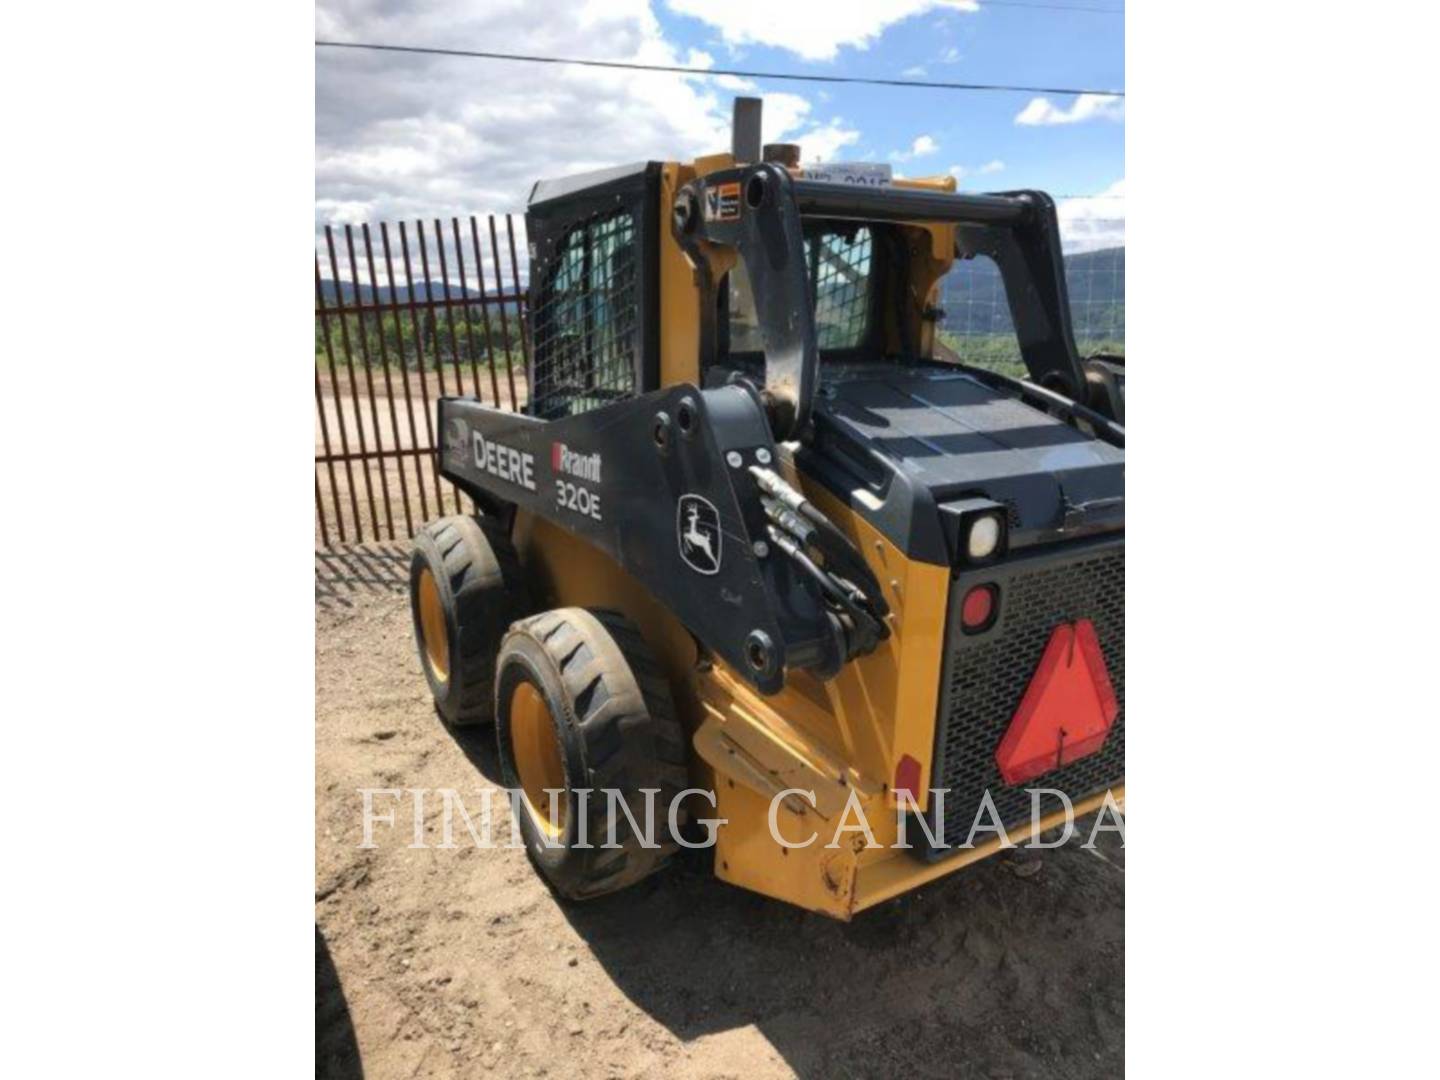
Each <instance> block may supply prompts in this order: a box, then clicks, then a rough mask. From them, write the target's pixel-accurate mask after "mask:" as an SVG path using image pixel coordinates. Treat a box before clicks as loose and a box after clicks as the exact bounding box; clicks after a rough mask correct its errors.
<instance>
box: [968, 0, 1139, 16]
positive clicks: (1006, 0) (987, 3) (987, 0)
mask: <svg viewBox="0 0 1440 1080" xmlns="http://www.w3.org/2000/svg"><path fill="white" fill-rule="evenodd" d="M987 7H1012V8H1035V9H1037V10H1040V11H1090V12H1093V13H1095V14H1096V15H1124V14H1125V9H1124V8H1109V7H1090V6H1089V5H1087V4H1040V3H1036V4H1022V3H1020V2H1019V0H980V10H981V11H984V10H985V9H986V8H987Z"/></svg>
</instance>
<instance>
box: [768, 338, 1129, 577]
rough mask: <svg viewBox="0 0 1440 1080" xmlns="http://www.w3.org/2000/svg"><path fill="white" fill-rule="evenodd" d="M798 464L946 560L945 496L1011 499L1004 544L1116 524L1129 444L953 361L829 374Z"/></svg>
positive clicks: (889, 533)
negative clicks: (1091, 431)
mask: <svg viewBox="0 0 1440 1080" xmlns="http://www.w3.org/2000/svg"><path fill="white" fill-rule="evenodd" d="M825 374H826V375H827V376H828V378H827V380H826V382H825V383H824V385H823V386H822V388H821V391H820V393H819V394H818V395H817V397H816V402H815V412H814V437H813V438H812V439H811V440H809V441H808V443H807V444H806V446H805V447H803V448H802V449H801V450H800V452H799V453H798V454H797V455H796V463H797V466H798V467H799V468H800V469H801V470H802V471H803V472H804V473H806V474H807V475H810V476H813V477H814V478H815V479H817V480H819V481H820V482H821V483H823V484H824V485H825V486H826V487H827V488H829V489H830V490H831V491H833V492H834V493H835V494H836V495H837V496H839V497H840V498H841V499H844V500H846V501H847V502H848V503H849V504H850V505H851V506H852V507H853V508H854V509H855V510H856V511H857V512H858V513H860V514H861V515H862V516H864V517H865V518H866V519H867V520H869V521H870V522H871V523H872V524H873V525H874V526H875V527H876V528H877V529H878V530H879V531H880V532H881V533H882V534H884V535H885V536H886V537H887V538H889V539H890V540H891V541H892V542H894V543H895V544H896V545H897V546H898V547H900V548H901V549H902V550H904V551H905V552H906V553H907V554H908V555H909V556H910V557H911V558H917V559H923V560H925V561H927V562H938V563H948V562H951V561H953V560H952V554H951V552H950V549H949V545H948V544H947V542H946V539H945V530H944V528H943V526H942V523H941V517H942V515H941V509H940V508H941V507H942V506H943V505H944V504H946V503H950V502H955V501H959V500H962V499H967V498H975V497H983V498H988V499H993V500H995V501H996V502H1000V503H1004V504H1005V505H1006V506H1007V507H1008V509H1009V518H1010V547H1011V548H1012V549H1014V548H1021V547H1026V546H1029V545H1032V544H1036V543H1044V542H1051V541H1055V540H1062V539H1070V538H1072V537H1078V536H1082V535H1086V534H1089V533H1094V532H1097V531H1114V530H1117V529H1120V528H1122V527H1123V522H1124V492H1125V473H1124V469H1125V451H1124V450H1122V449H1120V448H1119V447H1116V446H1112V445H1111V444H1110V443H1107V442H1103V441H1101V440H1099V439H1096V438H1094V437H1092V436H1090V435H1087V434H1086V433H1085V432H1083V431H1079V430H1077V429H1076V428H1075V427H1074V426H1072V425H1071V424H1068V423H1066V422H1065V421H1064V420H1062V419H1059V418H1057V417H1054V416H1051V415H1049V414H1048V413H1045V412H1043V411H1041V410H1040V409H1037V408H1034V407H1032V406H1031V405H1029V404H1027V403H1026V402H1024V401H1022V400H1020V398H1019V397H1018V396H1017V395H1016V394H1013V393H1010V392H1007V391H1005V390H1001V389H996V388H995V387H993V386H990V385H987V384H986V383H984V382H981V381H980V380H979V379H978V378H977V377H975V376H973V375H969V374H966V373H965V372H962V371H957V370H956V369H954V368H953V367H952V368H902V367H896V366H894V365H865V366H863V367H855V368H847V369H839V370H835V371H833V372H826V373H825Z"/></svg>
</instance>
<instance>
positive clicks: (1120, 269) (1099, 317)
mask: <svg viewBox="0 0 1440 1080" xmlns="http://www.w3.org/2000/svg"><path fill="white" fill-rule="evenodd" d="M1065 280H1066V284H1067V286H1068V287H1069V291H1070V311H1071V316H1072V318H1073V319H1074V323H1075V336H1076V337H1077V338H1095V337H1104V338H1107V339H1112V338H1113V339H1117V340H1120V341H1124V339H1125V249H1124V248H1123V247H1113V248H1102V249H1101V250H1099V251H1084V252H1079V253H1077V254H1074V255H1067V256H1065ZM940 306H941V307H943V308H944V309H945V313H946V319H945V328H946V329H947V330H949V331H950V332H952V333H956V334H1005V333H1010V332H1011V331H1012V330H1013V327H1012V325H1011V322H1010V309H1009V306H1008V305H1007V304H1006V302H1005V289H1004V286H1003V285H1002V284H1001V281H1000V270H999V268H998V267H997V266H996V265H995V264H994V263H993V262H991V261H990V260H989V259H985V258H976V259H969V260H966V261H963V262H958V261H957V262H956V263H955V266H954V268H953V269H952V270H951V271H950V273H949V274H947V275H946V277H945V281H944V282H943V283H942V285H941V301H940Z"/></svg>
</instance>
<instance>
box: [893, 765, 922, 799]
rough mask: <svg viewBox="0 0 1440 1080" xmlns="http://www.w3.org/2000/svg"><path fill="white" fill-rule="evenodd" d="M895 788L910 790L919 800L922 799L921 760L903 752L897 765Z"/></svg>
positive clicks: (899, 790) (897, 789) (911, 794)
mask: <svg viewBox="0 0 1440 1080" xmlns="http://www.w3.org/2000/svg"><path fill="white" fill-rule="evenodd" d="M895 790H896V791H897V792H901V791H908V792H909V793H910V797H911V798H912V799H915V800H916V801H917V802H918V801H919V799H920V762H918V761H916V760H915V759H914V758H913V757H911V756H910V755H909V754H902V755H901V756H900V762H899V764H897V765H896V766H895Z"/></svg>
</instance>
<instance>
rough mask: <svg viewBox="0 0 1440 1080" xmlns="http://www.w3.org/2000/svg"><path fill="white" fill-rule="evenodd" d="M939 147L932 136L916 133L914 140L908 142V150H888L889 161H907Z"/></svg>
mask: <svg viewBox="0 0 1440 1080" xmlns="http://www.w3.org/2000/svg"><path fill="white" fill-rule="evenodd" d="M939 149H940V144H939V143H937V142H936V141H935V139H934V138H933V137H932V136H929V135H918V136H916V138H915V141H914V142H913V143H911V144H910V149H909V150H892V151H890V160H891V161H909V160H911V159H912V158H917V157H927V156H928V155H930V154H933V153H935V151H937V150H939Z"/></svg>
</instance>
